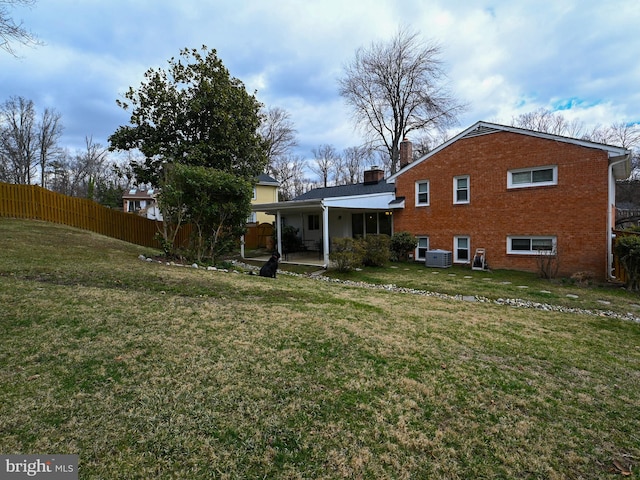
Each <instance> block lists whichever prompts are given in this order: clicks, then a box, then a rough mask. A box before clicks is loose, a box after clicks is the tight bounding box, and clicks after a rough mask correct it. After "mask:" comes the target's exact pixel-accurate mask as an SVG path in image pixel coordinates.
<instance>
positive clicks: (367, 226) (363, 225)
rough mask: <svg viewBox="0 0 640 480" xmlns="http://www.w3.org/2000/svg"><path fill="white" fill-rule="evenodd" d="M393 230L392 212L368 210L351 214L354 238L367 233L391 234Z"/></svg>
mask: <svg viewBox="0 0 640 480" xmlns="http://www.w3.org/2000/svg"><path fill="white" fill-rule="evenodd" d="M392 232H393V214H392V212H389V211H387V212H368V213H353V214H351V234H352V235H353V238H358V237H364V236H366V235H374V234H378V233H380V234H385V235H389V236H391V234H392Z"/></svg>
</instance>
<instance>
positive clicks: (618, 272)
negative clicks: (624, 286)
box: [611, 230, 640, 283]
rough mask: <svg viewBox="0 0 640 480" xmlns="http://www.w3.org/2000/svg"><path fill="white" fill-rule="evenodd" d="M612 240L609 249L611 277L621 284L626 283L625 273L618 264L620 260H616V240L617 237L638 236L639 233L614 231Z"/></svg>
mask: <svg viewBox="0 0 640 480" xmlns="http://www.w3.org/2000/svg"><path fill="white" fill-rule="evenodd" d="M613 233H614V238H613V240H612V245H611V248H612V250H613V275H614V276H615V277H616V279H617V280H619V281H620V282H622V283H627V271H626V270H625V269H624V267H623V266H622V265H621V264H620V260H619V259H618V255H616V253H615V248H616V238H619V237H628V236H630V235H632V236H636V237H637V236H640V232H633V231H629V230H614V231H613Z"/></svg>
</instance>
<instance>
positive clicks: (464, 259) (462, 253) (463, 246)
mask: <svg viewBox="0 0 640 480" xmlns="http://www.w3.org/2000/svg"><path fill="white" fill-rule="evenodd" d="M470 244H471V241H470V240H469V237H453V261H454V262H457V263H469V258H470V255H469V252H470V250H471V247H470Z"/></svg>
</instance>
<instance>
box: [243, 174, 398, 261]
mask: <svg viewBox="0 0 640 480" xmlns="http://www.w3.org/2000/svg"><path fill="white" fill-rule="evenodd" d="M364 178H365V181H364V182H363V183H358V184H354V185H340V186H335V187H325V188H317V189H314V190H310V191H309V192H306V193H305V194H303V195H300V196H299V197H296V198H295V199H293V200H290V201H286V202H275V203H269V204H259V205H254V206H253V207H252V209H253V211H255V212H264V213H267V214H269V215H273V216H275V218H276V232H277V239H276V249H277V250H278V251H279V252H280V253H281V255H282V260H281V261H284V262H291V263H306V262H312V263H310V264H313V265H316V264H317V265H319V266H322V267H323V268H328V266H329V252H330V249H331V240H332V239H333V238H342V237H349V238H359V237H366V236H367V235H368V234H369V235H371V234H380V233H384V234H387V235H392V233H393V210H394V209H397V208H404V201H403V199H396V197H395V185H393V184H387V183H386V182H385V181H384V179H383V178H382V171H381V170H378V169H377V168H375V167H374V168H373V169H372V170H368V171H366V172H365V177H364ZM283 230H288V232H287V234H291V232H295V235H296V236H297V242H296V245H297V246H299V247H300V248H291V245H290V243H288V242H287V241H285V237H284V236H283ZM314 256H315V258H313V257H314Z"/></svg>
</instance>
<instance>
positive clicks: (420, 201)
mask: <svg viewBox="0 0 640 480" xmlns="http://www.w3.org/2000/svg"><path fill="white" fill-rule="evenodd" d="M416 205H429V181H428V180H426V181H424V180H423V181H420V182H416Z"/></svg>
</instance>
